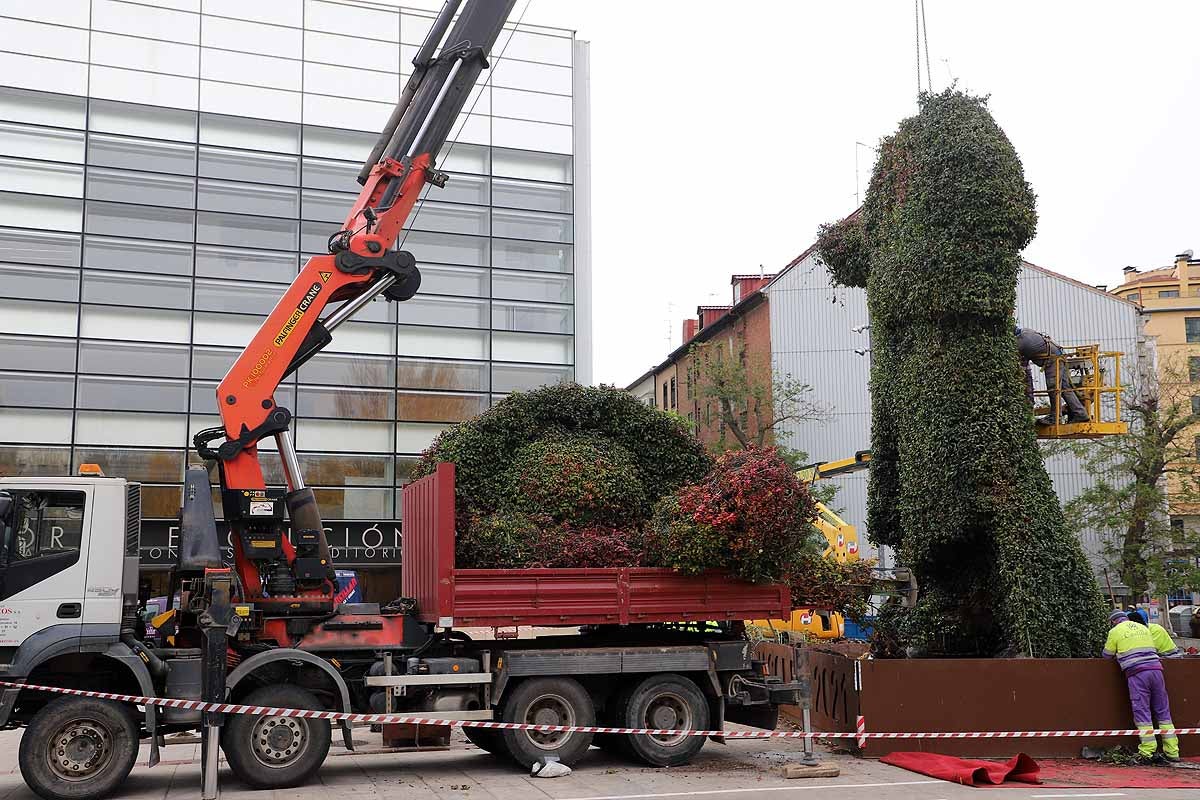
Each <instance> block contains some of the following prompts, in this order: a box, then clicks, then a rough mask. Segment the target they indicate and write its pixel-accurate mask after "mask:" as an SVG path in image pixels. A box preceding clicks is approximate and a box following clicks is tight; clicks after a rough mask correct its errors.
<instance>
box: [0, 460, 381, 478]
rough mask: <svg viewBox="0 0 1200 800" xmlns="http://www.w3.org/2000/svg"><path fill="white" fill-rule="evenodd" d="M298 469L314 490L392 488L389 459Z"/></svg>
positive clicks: (316, 463) (312, 463)
mask: <svg viewBox="0 0 1200 800" xmlns="http://www.w3.org/2000/svg"><path fill="white" fill-rule="evenodd" d="M0 458H3V456H0ZM300 469H301V471H303V473H304V477H305V480H306V481H307V482H308V483H310V484H312V485H314V486H391V485H392V474H393V468H392V457H391V455H386V456H368V455H337V456H327V455H320V454H317V453H300Z"/></svg>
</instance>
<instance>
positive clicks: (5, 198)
mask: <svg viewBox="0 0 1200 800" xmlns="http://www.w3.org/2000/svg"><path fill="white" fill-rule="evenodd" d="M82 208H83V201H82V200H76V199H73V198H68V197H44V196H41V195H35V194H10V193H8V192H0V220H3V221H4V224H5V225H9V226H12V227H14V228H37V229H39V230H40V229H50V230H59V231H78V230H79V217H80V210H81V209H82Z"/></svg>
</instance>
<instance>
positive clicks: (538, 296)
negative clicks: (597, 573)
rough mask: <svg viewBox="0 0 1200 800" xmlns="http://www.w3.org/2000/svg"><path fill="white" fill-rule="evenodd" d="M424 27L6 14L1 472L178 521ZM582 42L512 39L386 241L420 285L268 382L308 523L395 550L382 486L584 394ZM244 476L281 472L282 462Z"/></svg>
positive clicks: (379, 15) (424, 21)
mask: <svg viewBox="0 0 1200 800" xmlns="http://www.w3.org/2000/svg"><path fill="white" fill-rule="evenodd" d="M432 16H433V14H432V12H429V11H410V10H407V9H400V8H396V7H389V6H382V5H372V4H365V3H345V2H327V0H272V2H270V3H246V2H239V1H235V0H202V1H201V0H173V2H161V1H160V2H157V3H155V4H154V5H150V4H142V3H134V2H122V0H58V1H57V2H54V3H45V2H25V1H24V0H7V1H6V2H5V3H4V4H3V5H0V475H13V474H25V475H29V474H69V473H70V472H72V471H74V470H75V469H76V468H77V467H78V465H79V464H80V463H87V462H95V463H99V464H101V465H102V466H103V467H104V469H105V471H106V472H107V473H108V474H110V475H120V476H124V477H128V478H130V479H133V480H138V481H141V482H143V484H144V500H143V504H144V505H143V507H144V509H145V513H146V516H147V517H148V518H158V519H163V520H167V519H170V518H174V517H175V516H176V515H177V513H178V508H179V498H180V483H181V481H182V479H183V471H184V468H185V466H186V465H187V464H188V463H194V462H196V461H198V457H197V456H196V455H195V453H194V452H193V451H192V450H191V447H190V437H191V435H192V434H194V433H195V432H196V431H198V430H200V429H201V428H205V427H210V426H213V425H216V424H218V423H219V419H218V417H217V416H216V413H217V410H216V402H215V398H214V389H215V387H216V384H217V381H219V380H220V378H221V377H222V376H223V375H224V373H225V371H226V370H227V369H228V367H229V366H230V364H231V363H232V362H233V360H234V359H235V358H236V356H237V354H238V353H239V352H240V349H241V348H242V347H243V346H244V345H245V344H246V343H247V342H248V341H249V340H250V338H251V336H252V335H253V333H254V331H255V330H256V329H257V327H258V325H259V324H260V323H261V321H262V320H263V319H264V318H265V315H266V314H267V312H269V311H270V309H271V308H272V307H273V306H274V304H275V302H276V300H277V299H278V298H279V296H280V295H281V294H282V292H283V290H284V288H285V287H286V285H287V284H288V283H289V282H290V280H291V279H292V277H293V276H294V275H295V274H296V272H297V270H298V268H299V266H300V265H302V264H303V263H304V261H305V259H306V258H307V256H308V255H310V254H317V253H324V252H325V251H326V239H327V237H328V236H329V235H330V234H331V233H333V232H335V231H336V230H338V228H339V227H340V223H341V221H342V219H343V218H344V215H345V213H346V211H347V209H348V208H349V207H350V204H351V202H352V201H353V199H354V197H355V195H356V193H357V190H358V188H359V186H358V184H357V183H356V181H355V180H354V177H355V175H356V173H357V171H358V168H359V166H360V164H361V162H362V160H363V159H364V158H365V157H366V155H367V153H368V151H369V150H370V147H371V145H372V144H373V142H374V140H375V137H376V134H377V132H378V130H379V128H381V127H382V126H383V123H384V121H385V120H386V118H387V116H388V114H389V113H390V111H391V108H392V105H393V103H394V102H395V99H396V97H397V96H398V95H399V92H400V88H401V87H402V86H403V83H404V82H405V81H407V79H408V73H409V71H410V70H411V63H410V62H411V59H412V56H413V55H414V54H415V52H416V49H417V47H418V45H419V44H420V43H421V41H422V39H423V37H424V35H425V33H426V31H427V30H428V28H429V25H430V23H431V21H432ZM335 31H337V32H341V31H354V32H356V34H355V35H354V36H348V35H343V34H342V33H335ZM586 46H587V45H586V43H583V42H577V41H575V40H574V38H573V36H572V34H571V33H570V32H569V31H561V30H553V29H545V28H539V27H534V26H525V25H522V26H521V28H520V30H516V31H514V30H513V29H512V27H511V26H510V27H509V28H508V29H506V31H505V32H504V33H503V34H502V36H501V38H500V41H499V42H498V43H497V46H496V54H501V55H500V57H499V58H495V57H494V58H493V61H492V66H493V69H492V70H490V71H488V72H485V73H484V77H483V78H482V79H481V81H482V80H486V81H487V83H486V84H485V85H483V86H480V87H476V89H475V91H474V93H473V94H472V96H471V98H470V99H469V100H468V102H467V106H466V108H467V109H468V110H469V111H470V113H467V112H466V111H464V114H463V115H462V116H461V117H460V119H459V122H458V124H457V125H456V126H455V128H454V131H453V132H452V137H451V138H452V139H453V140H454V141H453V142H452V144H448V145H447V146H446V148H444V149H443V154H442V158H441V163H440V166H441V167H442V168H443V169H445V170H447V171H448V172H450V173H451V180H450V183H449V184H448V185H447V187H446V188H445V189H442V190H439V189H437V188H435V187H429V188H428V191H427V192H426V198H427V199H425V200H423V201H422V203H421V204H420V205H419V206H418V207H417V210H416V211H415V212H414V217H413V218H412V220H411V226H410V228H411V230H410V231H409V232H408V233H407V235H404V236H402V238H403V242H402V243H401V246H403V248H404V249H406V250H409V251H411V252H412V253H413V254H414V255H415V256H416V258H417V261H418V263H419V265H420V267H421V270H422V274H423V283H422V286H421V292H420V294H419V295H418V296H417V297H416V298H414V299H413V300H411V301H409V302H407V303H403V304H391V303H386V302H383V301H379V302H375V303H372V304H370V305H369V306H368V307H367V308H366V309H364V310H363V311H362V312H361V313H360V314H359V315H358V316H357V317H355V321H354V322H351V323H347V324H346V325H344V326H342V327H341V328H340V329H339V330H338V331H337V333H336V334H335V337H334V341H333V343H332V344H331V345H330V346H329V347H328V348H327V349H326V351H325V352H324V353H323V354H321V355H320V356H318V357H316V358H314V359H313V360H312V361H310V362H309V363H308V364H306V365H305V366H304V367H302V368H301V369H300V370H299V372H298V374H297V375H295V376H293V377H291V378H289V379H288V381H287V382H286V383H285V384H283V385H282V386H281V387H280V389H279V392H278V394H277V395H276V400H277V402H278V403H279V404H280V405H283V406H286V407H288V408H291V409H292V410H293V411H294V412H295V415H296V422H295V424H294V435H295V440H296V446H297V449H298V451H299V452H300V458H301V461H302V463H303V466H304V468H305V473H306V477H307V480H308V482H309V484H310V485H312V486H313V487H314V488H315V490H316V494H317V497H318V500H319V502H320V504H321V512H322V514H323V516H324V517H325V518H326V519H327V520H331V521H335V520H350V521H361V524H360V525H358V527H359V528H363V527H370V526H372V525H374V526H375V528H376V530H380V531H382V533H383V534H386V535H381V536H380V537H379V540H380V541H381V542H383V543H384V544H385V545H386V544H390V543H391V540H392V523H391V521H394V520H396V519H398V518H399V506H398V504H399V500H400V497H399V495H400V493H399V491H398V489H399V487H401V486H402V485H403V484H404V482H405V479H406V476H407V474H408V471H409V469H410V468H411V465H412V463H413V462H414V460H415V457H416V455H417V454H418V453H419V452H420V451H421V450H422V449H423V448H424V447H425V446H426V445H427V444H428V443H429V441H430V440H431V439H432V438H433V437H434V436H435V435H436V434H437V433H438V432H439V431H440V430H441V429H442V428H443V427H445V426H446V425H447V424H449V423H453V422H456V421H458V420H461V419H464V418H467V417H470V416H472V415H475V414H478V413H479V412H480V411H483V410H484V409H486V408H487V407H488V406H489V405H490V404H492V403H493V402H495V401H496V400H497V399H498V398H499V397H502V396H503V395H504V394H506V393H508V392H511V391H514V390H520V389H526V388H531V387H535V386H539V385H542V384H547V383H556V382H560V381H567V380H574V379H579V380H582V381H587V380H590V364H588V363H587V362H588V361H589V360H590V342H587V339H588V337H590V331H589V330H586V326H581V327H580V328H579V329H577V319H579V318H581V317H582V318H587V317H588V316H590V312H589V311H586V309H588V308H589V304H590V300H589V293H590V285H589V281H588V280H587V279H586V275H587V272H586V270H584V269H582V267H581V268H580V269H579V270H577V268H576V264H577V262H579V263H580V265H582V264H584V263H585V262H586V258H587V253H586V251H587V243H586V241H584V240H583V238H582V237H581V236H580V234H579V232H586V230H587V225H586V221H585V220H580V219H577V218H576V214H575V211H576V202H575V198H576V195H577V193H579V194H581V195H584V194H586V190H587V187H586V185H583V184H582V183H581V182H580V180H578V179H577V177H576V176H577V175H579V174H581V173H580V170H578V169H577V168H576V161H577V159H585V158H586V153H582V152H581V153H579V154H576V153H575V150H576V142H577V141H578V140H579V139H580V137H579V135H578V132H577V130H576V126H575V124H574V123H575V120H576V119H577V118H580V116H579V115H580V114H584V115H585V116H583V117H582V118H583V119H586V103H587V97H586V96H580V95H579V94H578V93H577V92H575V91H574V89H575V86H577V85H579V82H578V81H577V80H575V79H574V76H573V73H574V70H575V68H576V67H577V65H579V64H580V63H582V64H583V68H584V69H585V70H586ZM583 141H585V142H586V137H585V138H584V139H583ZM582 174H584V175H586V170H583V171H582ZM583 205H584V203H583V202H581V203H580V206H583ZM577 271H578V272H579V273H580V274H577ZM577 308H579V309H581V310H582V311H581V313H580V314H577V313H576V309H577ZM577 352H580V353H582V354H584V356H585V357H584V358H580V359H577V358H576V353H577ZM262 446H263V449H264V450H267V449H268V448H270V447H272V446H273V444H272V443H267V442H264V443H263V445H262ZM262 461H263V464H264V466H265V467H266V468H267V472H268V480H269V481H272V482H274V483H278V482H281V481H282V476H281V475H280V473H279V467H278V459H277V458H275V457H274V454H273V453H270V452H264V453H263V457H262ZM333 524H334V527H335V528H336V523H333ZM351 527H353V526H351ZM347 531H349V529H347ZM349 536H350V534H349V532H347V537H348V538H347V541H346V545H345V546H346V547H350V545H351V542H350V539H349ZM334 538H335V540H336V539H337V538H338V537H337V536H336V535H335V536H334ZM374 541H375V540H374V539H373V538H371V536H368V537H367V541H366V544H368V545H369V544H372V543H373V542H374ZM334 544H335V545H337V544H338V543H337V541H335V542H334ZM354 560H355V558H354V557H353V556H351V558H350V559H349V561H350V562H353V561H354ZM368 560H369V559H368Z"/></svg>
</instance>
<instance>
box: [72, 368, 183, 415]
mask: <svg viewBox="0 0 1200 800" xmlns="http://www.w3.org/2000/svg"><path fill="white" fill-rule="evenodd" d="M77 397H78V405H79V408H100V409H112V410H114V411H182V410H183V409H184V407H185V405H186V404H187V381H164V380H156V379H151V378H141V379H139V378H102V377H98V376H93V375H80V376H79V390H78V392H77Z"/></svg>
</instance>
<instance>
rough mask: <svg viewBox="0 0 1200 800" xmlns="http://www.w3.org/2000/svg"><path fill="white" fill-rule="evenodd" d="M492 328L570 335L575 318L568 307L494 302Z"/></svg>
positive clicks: (573, 327) (573, 328)
mask: <svg viewBox="0 0 1200 800" xmlns="http://www.w3.org/2000/svg"><path fill="white" fill-rule="evenodd" d="M492 327H493V328H496V329H498V330H504V331H542V332H543V333H572V332H574V330H575V317H574V314H573V313H572V309H571V307H570V306H543V305H534V304H533V303H511V302H499V301H496V302H494V303H492Z"/></svg>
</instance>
